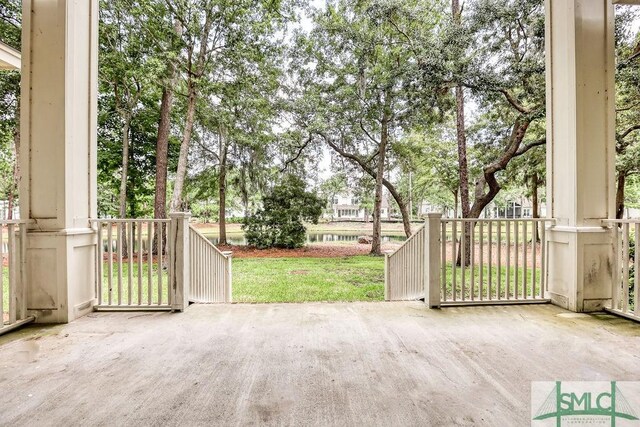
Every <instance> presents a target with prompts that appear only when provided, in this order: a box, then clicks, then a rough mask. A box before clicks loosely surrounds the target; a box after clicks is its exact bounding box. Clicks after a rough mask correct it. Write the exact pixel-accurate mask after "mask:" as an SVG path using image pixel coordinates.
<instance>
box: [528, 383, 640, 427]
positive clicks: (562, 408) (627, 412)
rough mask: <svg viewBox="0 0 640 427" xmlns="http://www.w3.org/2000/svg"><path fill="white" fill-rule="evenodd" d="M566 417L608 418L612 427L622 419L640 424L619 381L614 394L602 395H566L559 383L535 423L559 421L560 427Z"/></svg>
mask: <svg viewBox="0 0 640 427" xmlns="http://www.w3.org/2000/svg"><path fill="white" fill-rule="evenodd" d="M563 417H608V418H610V420H611V424H610V425H611V426H612V427H615V425H616V419H618V418H622V419H626V420H632V421H638V417H637V415H636V414H635V412H634V411H633V408H632V407H631V405H630V404H629V402H628V401H627V399H625V397H624V395H623V394H622V393H621V392H620V389H619V388H618V386H617V385H616V382H615V381H611V388H610V390H605V391H602V392H600V393H594V392H592V391H588V392H584V393H575V392H563V391H562V382H561V381H556V383H555V386H554V387H553V389H552V390H551V392H550V393H549V394H548V395H547V398H546V399H545V401H544V402H543V403H542V405H541V406H540V408H539V409H538V411H537V412H536V414H535V416H534V417H533V420H535V421H540V420H546V419H550V418H555V419H556V426H557V427H560V426H561V425H562V424H561V423H562V419H563Z"/></svg>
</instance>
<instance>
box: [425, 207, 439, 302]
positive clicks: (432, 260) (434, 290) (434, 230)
mask: <svg viewBox="0 0 640 427" xmlns="http://www.w3.org/2000/svg"><path fill="white" fill-rule="evenodd" d="M441 219H442V214H441V213H430V214H427V223H426V225H425V243H424V266H425V268H424V302H425V304H427V306H428V307H429V308H440V300H441V298H440V269H441V267H442V265H441V264H440V262H441V260H440V253H441V251H440V223H441Z"/></svg>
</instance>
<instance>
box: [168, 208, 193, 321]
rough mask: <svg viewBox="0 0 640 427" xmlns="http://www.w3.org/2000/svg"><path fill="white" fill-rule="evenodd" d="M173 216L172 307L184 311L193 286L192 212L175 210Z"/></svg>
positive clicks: (187, 305) (171, 244)
mask: <svg viewBox="0 0 640 427" xmlns="http://www.w3.org/2000/svg"><path fill="white" fill-rule="evenodd" d="M169 218H171V232H170V234H169V238H170V239H171V242H170V246H171V256H170V262H171V265H170V266H169V271H170V272H171V276H172V277H171V279H170V280H169V286H170V287H171V293H172V299H171V307H172V308H173V310H176V311H184V310H185V309H186V308H187V307H189V289H190V288H191V271H190V269H189V268H190V265H191V261H190V256H191V255H192V254H191V253H190V248H191V246H190V245H189V218H191V214H188V213H182V212H174V213H170V214H169Z"/></svg>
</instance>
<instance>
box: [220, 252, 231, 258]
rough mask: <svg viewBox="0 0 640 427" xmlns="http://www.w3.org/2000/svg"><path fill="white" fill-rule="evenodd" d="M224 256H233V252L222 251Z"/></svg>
mask: <svg viewBox="0 0 640 427" xmlns="http://www.w3.org/2000/svg"><path fill="white" fill-rule="evenodd" d="M222 255H224V256H227V257H230V256H233V251H222Z"/></svg>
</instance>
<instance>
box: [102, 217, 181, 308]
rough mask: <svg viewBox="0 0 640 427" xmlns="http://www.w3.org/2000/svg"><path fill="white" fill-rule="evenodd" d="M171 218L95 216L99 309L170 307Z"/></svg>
mask: <svg viewBox="0 0 640 427" xmlns="http://www.w3.org/2000/svg"><path fill="white" fill-rule="evenodd" d="M170 221H171V220H168V219H167V220H163V219H100V220H95V221H94V223H95V224H96V230H97V234H98V250H97V280H96V282H97V288H96V296H97V305H96V309H98V310H109V309H125V308H133V307H135V308H139V309H142V308H147V309H165V310H170V309H171V302H172V301H171V297H172V293H171V292H170V280H171V271H170V269H171V264H172V263H171V262H170V258H171V255H172V249H173V248H172V247H171V243H172V242H173V241H174V239H172V238H171V236H170V235H169V234H170V230H171V228H170Z"/></svg>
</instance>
